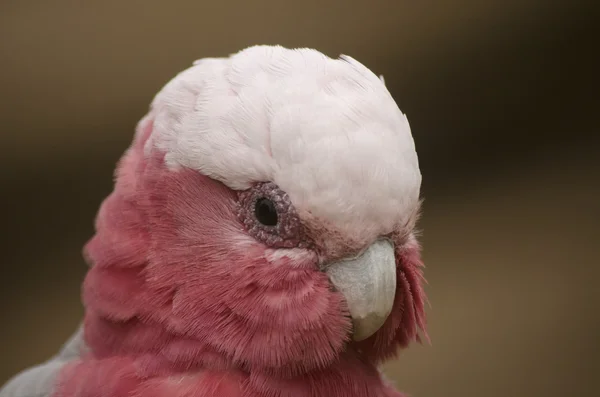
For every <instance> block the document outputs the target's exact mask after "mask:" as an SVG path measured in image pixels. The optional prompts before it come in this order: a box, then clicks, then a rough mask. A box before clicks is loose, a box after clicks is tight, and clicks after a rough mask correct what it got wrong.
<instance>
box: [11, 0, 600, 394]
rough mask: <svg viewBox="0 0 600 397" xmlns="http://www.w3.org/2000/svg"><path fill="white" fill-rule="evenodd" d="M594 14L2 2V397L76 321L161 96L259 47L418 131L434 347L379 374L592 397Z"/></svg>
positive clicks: (421, 390)
mask: <svg viewBox="0 0 600 397" xmlns="http://www.w3.org/2000/svg"><path fill="white" fill-rule="evenodd" d="M597 8H598V7H595V6H593V4H592V2H590V3H588V4H585V3H583V2H579V1H551V0H504V1H487V0H479V1H477V0H435V1H434V0H430V1H404V0H395V1H383V0H379V1H370V2H367V1H363V2H359V1H348V0H346V1H329V0H320V1H313V0H306V1H303V2H291V1H283V0H280V1H256V0H255V1H248V2H242V1H238V2H236V1H219V2H218V1H216V0H214V1H203V0H189V1H186V0H173V1H169V2H166V1H157V0H145V1H134V0H129V1H117V0H103V1H86V2H75V1H66V0H54V1H49V0H44V1H42V0H36V1H33V0H31V1H16V0H13V1H10V0H8V1H7V0H3V1H2V2H1V3H0V87H1V88H0V125H1V138H0V145H1V148H2V156H0V186H2V195H1V199H0V200H1V208H2V222H1V224H2V226H1V228H2V236H3V237H2V251H1V252H2V253H3V260H2V261H3V266H2V270H1V272H2V273H1V284H0V297H1V303H0V308H1V312H0V313H1V323H2V326H1V327H0V383H3V382H4V381H5V380H6V379H7V378H8V377H9V376H11V375H13V374H14V373H15V372H17V371H19V370H20V369H22V368H24V367H27V366H30V365H32V364H34V363H37V362H39V361H41V360H44V359H46V358H48V357H49V356H50V355H51V354H53V353H54V352H55V351H56V350H57V349H58V347H59V346H60V344H61V343H62V342H63V341H64V340H65V339H66V338H67V337H68V336H69V335H70V333H71V332H72V331H73V330H74V328H75V327H76V325H77V323H78V321H79V319H80V318H81V315H82V308H81V306H80V303H79V284H80V282H81V280H82V277H83V275H84V273H85V270H86V268H85V265H84V262H83V260H82V258H81V255H80V250H81V247H82V245H83V243H84V242H85V241H86V240H87V239H88V238H89V237H90V236H91V235H92V233H93V229H92V221H93V218H94V216H95V212H96V210H97V207H98V205H99V203H100V202H101V200H102V199H103V198H104V197H105V196H106V195H107V194H108V193H109V192H110V190H111V187H112V172H113V167H114V164H115V162H116V161H117V159H118V158H119V156H120V155H121V153H122V152H123V150H124V149H125V148H126V146H127V145H128V143H129V141H130V139H131V137H132V134H133V128H134V126H135V124H136V122H137V121H138V119H139V118H140V117H141V116H142V115H143V114H144V113H145V111H146V109H147V106H148V104H149V102H150V101H151V99H152V96H153V95H154V93H155V92H156V91H157V90H158V89H159V88H160V87H162V85H163V84H164V83H165V82H166V81H167V80H168V79H170V78H171V77H173V76H174V75H175V73H177V72H179V71H180V70H182V69H184V68H186V67H188V66H189V65H191V63H192V61H193V60H195V59H197V58H201V57H206V56H225V55H228V54H230V53H233V52H236V51H238V50H240V49H242V48H244V47H246V46H248V45H251V44H282V45H285V46H288V47H298V46H307V47H315V48H317V49H319V50H321V51H323V52H325V53H327V54H329V55H331V56H337V55H339V54H340V53H345V54H349V55H351V56H353V57H355V58H357V59H358V60H360V61H361V62H363V63H365V64H366V65H367V66H368V67H369V68H371V69H372V70H373V71H374V72H375V73H378V74H383V75H385V78H386V83H387V85H388V87H389V89H390V91H391V92H392V94H393V95H394V97H395V98H396V100H397V101H398V103H399V105H400V107H401V109H402V110H403V111H404V112H405V113H407V116H408V118H409V120H410V122H411V126H412V129H413V133H414V137H415V140H416V143H417V149H418V151H419V154H420V159H421V160H420V161H421V166H422V171H423V175H424V185H423V195H424V197H425V206H424V217H423V220H422V222H421V228H422V230H423V237H422V242H423V245H424V257H425V261H426V263H427V266H428V267H427V273H426V274H427V278H428V280H429V286H428V289H427V290H428V293H429V296H430V299H431V304H432V307H431V309H430V310H429V321H430V334H431V337H432V341H433V344H432V346H413V347H412V348H410V349H409V350H407V351H406V352H405V353H403V355H402V356H401V358H400V359H399V360H398V361H397V362H394V363H391V364H390V365H389V370H388V373H389V374H390V375H391V377H393V378H394V379H396V380H397V385H398V387H399V388H400V389H401V390H404V391H406V392H409V393H410V394H411V395H413V396H415V397H433V396H440V397H441V396H443V397H450V396H485V397H492V396H498V397H500V396H502V397H506V396H510V397H520V396H598V395H600V385H599V384H598V379H597V378H598V375H600V372H599V369H600V368H599V367H600V365H598V360H599V359H600V355H599V354H600V349H599V347H600V343H599V340H598V339H599V337H600V309H599V306H598V301H599V300H598V297H599V296H598V295H599V293H598V287H597V286H598V277H600V267H599V266H598V264H599V260H598V254H599V253H600V249H599V248H597V247H598V246H597V244H598V241H597V240H598V238H599V237H600V233H599V232H598V229H597V228H596V223H597V222H598V220H600V217H599V215H600V211H599V206H598V205H597V204H598V203H597V202H598V195H599V194H600V184H599V176H600V161H599V160H598V155H599V154H600V146H599V144H600V139H598V135H599V134H598V132H599V131H598V123H597V120H598V117H599V114H598V109H599V100H598V96H599V94H598V84H597V83H598V79H597V74H598V70H599V69H598V64H597V63H594V58H595V56H597V53H598V50H599V48H600V44H599V35H598V33H599V32H598V31H599V29H597V28H596V25H597V24H598V23H600V18H598V13H597Z"/></svg>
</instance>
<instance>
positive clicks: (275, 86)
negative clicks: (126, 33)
mask: <svg viewBox="0 0 600 397" xmlns="http://www.w3.org/2000/svg"><path fill="white" fill-rule="evenodd" d="M420 184H421V174H420V171H419V165H418V159H417V154H416V151H415V146H414V141H413V138H412V135H411V131H410V127H409V124H408V121H407V119H406V117H405V116H404V115H403V113H402V112H401V111H400V110H399V109H398V106H397V105H396V103H395V101H394V99H393V98H392V96H391V95H390V93H389V92H388V90H387V89H386V87H385V84H384V83H383V80H382V79H380V78H379V77H377V76H376V75H375V74H373V73H372V72H371V71H370V70H369V69H367V68H366V67H365V66H363V65H362V64H361V63H359V62H357V61H356V60H354V59H352V58H350V57H348V56H341V57H340V58H339V59H332V58H329V57H327V56H325V55H323V54H322V53H320V52H318V51H316V50H312V49H296V50H291V49H286V48H283V47H280V46H255V47H250V48H247V49H245V50H243V51H241V52H239V53H237V54H234V55H232V56H231V57H228V58H205V59H201V60H199V61H196V62H195V63H194V65H193V66H192V67H190V68H189V69H187V70H185V71H183V72H181V73H180V74H179V75H177V76H176V77H175V78H174V79H173V80H171V81H170V82H169V83H168V84H166V86H165V87H164V88H163V89H162V90H161V91H160V92H159V93H158V94H157V96H156V97H155V98H154V100H153V102H152V105H151V107H150V110H149V112H148V114H147V115H146V116H145V117H144V118H143V119H142V120H141V121H140V122H139V124H138V126H137V127H136V133H135V137H134V139H133V143H132V145H131V147H130V148H129V149H128V150H127V151H126V153H125V154H124V155H123V157H122V159H121V160H120V163H119V165H118V167H117V171H116V182H115V188H114V191H113V192H112V193H111V194H110V196H109V197H108V198H106V199H105V201H104V202H103V203H102V205H101V207H100V210H99V213H98V216H97V219H96V234H95V235H94V237H93V238H92V239H91V240H90V241H89V242H88V243H87V245H86V247H85V250H84V251H85V256H86V258H87V260H88V262H89V263H90V269H89V271H88V274H87V275H86V278H85V281H84V283H83V292H82V296H83V302H84V304H85V318H84V321H83V323H82V325H81V327H80V329H79V330H78V331H77V333H76V334H75V335H74V336H73V337H72V338H71V340H70V341H69V342H68V343H67V344H66V346H65V347H64V348H63V350H62V351H61V352H60V353H59V354H58V355H57V356H56V357H54V358H53V359H51V360H50V361H48V362H46V363H44V364H41V365H40V366H38V367H34V368H32V369H29V370H27V371H24V372H23V373H21V374H19V375H17V376H16V377H15V378H13V379H12V380H11V381H10V382H9V383H8V384H7V385H5V387H4V388H3V390H2V391H1V392H0V395H1V397H46V396H48V397H127V396H130V397H177V396H186V397H288V396H290V397H292V396H294V397H304V396H306V397H309V396H310V397H313V396H314V397H321V396H322V397H353V396H355V397H369V396H373V397H397V396H400V394H399V393H398V392H397V391H396V390H395V389H394V387H393V386H392V385H391V384H390V383H389V382H388V381H387V380H386V379H385V378H384V376H383V375H382V373H381V372H380V370H379V368H380V365H381V363H382V362H383V361H384V360H386V359H389V358H391V357H393V356H394V355H395V353H396V352H397V350H398V349H400V348H403V347H406V346H407V345H408V344H409V342H411V341H413V340H419V331H422V332H423V333H425V314H424V301H425V300H426V298H425V294H424V292H423V287H422V284H423V282H424V280H423V276H422V262H421V259H420V249H419V245H418V242H417V240H416V238H415V233H414V228H415V222H416V220H417V216H418V212H419V206H420V201H419V191H420Z"/></svg>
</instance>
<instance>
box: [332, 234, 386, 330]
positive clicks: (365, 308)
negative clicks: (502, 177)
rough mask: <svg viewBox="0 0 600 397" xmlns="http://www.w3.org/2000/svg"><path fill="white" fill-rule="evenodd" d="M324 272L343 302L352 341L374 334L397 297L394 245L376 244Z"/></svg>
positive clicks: (380, 242)
mask: <svg viewBox="0 0 600 397" xmlns="http://www.w3.org/2000/svg"><path fill="white" fill-rule="evenodd" d="M325 272H326V273H327V275H328V276H329V279H330V281H331V283H332V284H333V285H334V286H335V287H336V288H337V290H338V291H340V292H341V293H342V294H343V295H344V298H345V299H346V302H347V304H348V309H349V311H350V315H351V316H352V324H353V328H354V329H353V331H354V332H353V335H352V338H353V339H354V340H356V341H360V340H364V339H367V338H368V337H370V336H371V335H373V334H374V333H375V332H377V330H378V329H379V328H381V327H382V326H383V324H384V323H385V320H386V319H387V317H388V316H389V314H390V313H391V311H392V306H393V305H394V297H395V295H396V258H395V254H394V246H393V244H392V243H391V242H390V241H388V240H383V239H382V240H377V241H375V242H374V243H373V244H372V245H370V246H369V247H368V248H367V249H366V250H365V251H364V252H363V253H361V254H360V255H359V256H358V257H356V258H352V259H344V260H341V261H339V262H334V263H331V264H329V265H327V267H326V269H325Z"/></svg>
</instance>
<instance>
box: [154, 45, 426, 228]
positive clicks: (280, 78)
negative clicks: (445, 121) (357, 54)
mask: <svg viewBox="0 0 600 397" xmlns="http://www.w3.org/2000/svg"><path fill="white" fill-rule="evenodd" d="M152 112H153V113H154V117H155V119H154V132H153V135H152V137H151V143H150V144H149V145H150V148H149V149H150V150H151V149H152V148H156V149H158V150H161V151H164V152H165V153H166V162H167V164H168V166H169V167H172V168H177V167H180V166H183V167H189V168H192V169H195V170H198V171H199V172H201V173H203V174H205V175H208V176H210V177H212V178H214V179H217V180H219V181H222V182H223V183H225V184H226V185H228V186H229V187H231V188H232V189H246V188H248V187H249V186H251V184H252V183H254V182H258V181H273V182H275V183H277V184H278V185H279V186H280V187H281V188H282V189H283V190H285V191H286V192H287V193H288V194H289V195H290V199H291V200H292V202H293V203H294V204H295V205H296V207H297V208H298V209H299V210H300V211H308V212H310V213H311V214H312V215H313V216H316V217H320V218H323V219H325V220H327V221H328V222H331V223H334V224H336V225H337V226H338V227H341V228H348V229H349V230H350V228H354V229H358V230H362V231H363V232H364V233H365V234H366V235H367V234H369V233H371V232H373V233H375V230H379V231H380V230H381V229H382V228H387V229H391V228H392V227H393V224H394V223H397V222H403V221H407V219H405V218H406V217H409V216H414V210H415V209H416V207H417V206H418V199H419V189H420V183H421V174H420V171H419V166H418V160H417V155H416V151H415V147H414V142H413V138H412V135H411V132H410V127H409V124H408V121H407V120H406V117H405V116H404V115H403V114H402V112H401V111H400V109H398V107H397V105H396V103H395V102H394V100H393V98H392V96H391V95H390V93H389V92H388V90H387V89H386V87H385V84H384V83H383V78H382V77H381V78H380V77H377V76H376V75H375V74H374V73H372V72H371V71H370V70H369V69H368V68H367V67H365V66H364V65H362V64H361V63H359V62H358V61H356V60H355V59H353V58H351V57H349V56H345V55H342V56H341V57H340V59H332V58H329V57H327V56H325V55H324V54H322V53H320V52H318V51H316V50H313V49H296V50H291V49H286V48H283V47H280V46H254V47H250V48H247V49H245V50H243V51H241V52H239V53H237V54H234V55H232V56H231V57H229V58H205V59H201V60H198V61H196V62H194V66H192V67H191V68H189V69H187V70H185V71H183V72H182V73H180V74H179V75H178V76H176V77H175V78H174V79H173V80H171V81H170V82H169V83H168V84H167V85H166V86H165V87H164V89H163V90H162V91H161V92H160V93H158V95H157V96H156V98H155V100H154V102H153V104H152ZM361 233H362V232H361Z"/></svg>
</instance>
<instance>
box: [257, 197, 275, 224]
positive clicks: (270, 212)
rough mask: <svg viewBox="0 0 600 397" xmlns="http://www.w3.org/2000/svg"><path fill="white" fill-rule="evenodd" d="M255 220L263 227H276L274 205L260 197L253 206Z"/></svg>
mask: <svg viewBox="0 0 600 397" xmlns="http://www.w3.org/2000/svg"><path fill="white" fill-rule="evenodd" d="M254 215H255V216H256V219H257V220H258V221H259V222H260V223H262V224H263V225H265V226H276V225H277V221H278V216H277V209H276V208H275V204H274V203H273V202H272V201H271V200H269V199H268V198H265V197H261V198H259V199H258V200H256V204H255V205H254Z"/></svg>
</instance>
